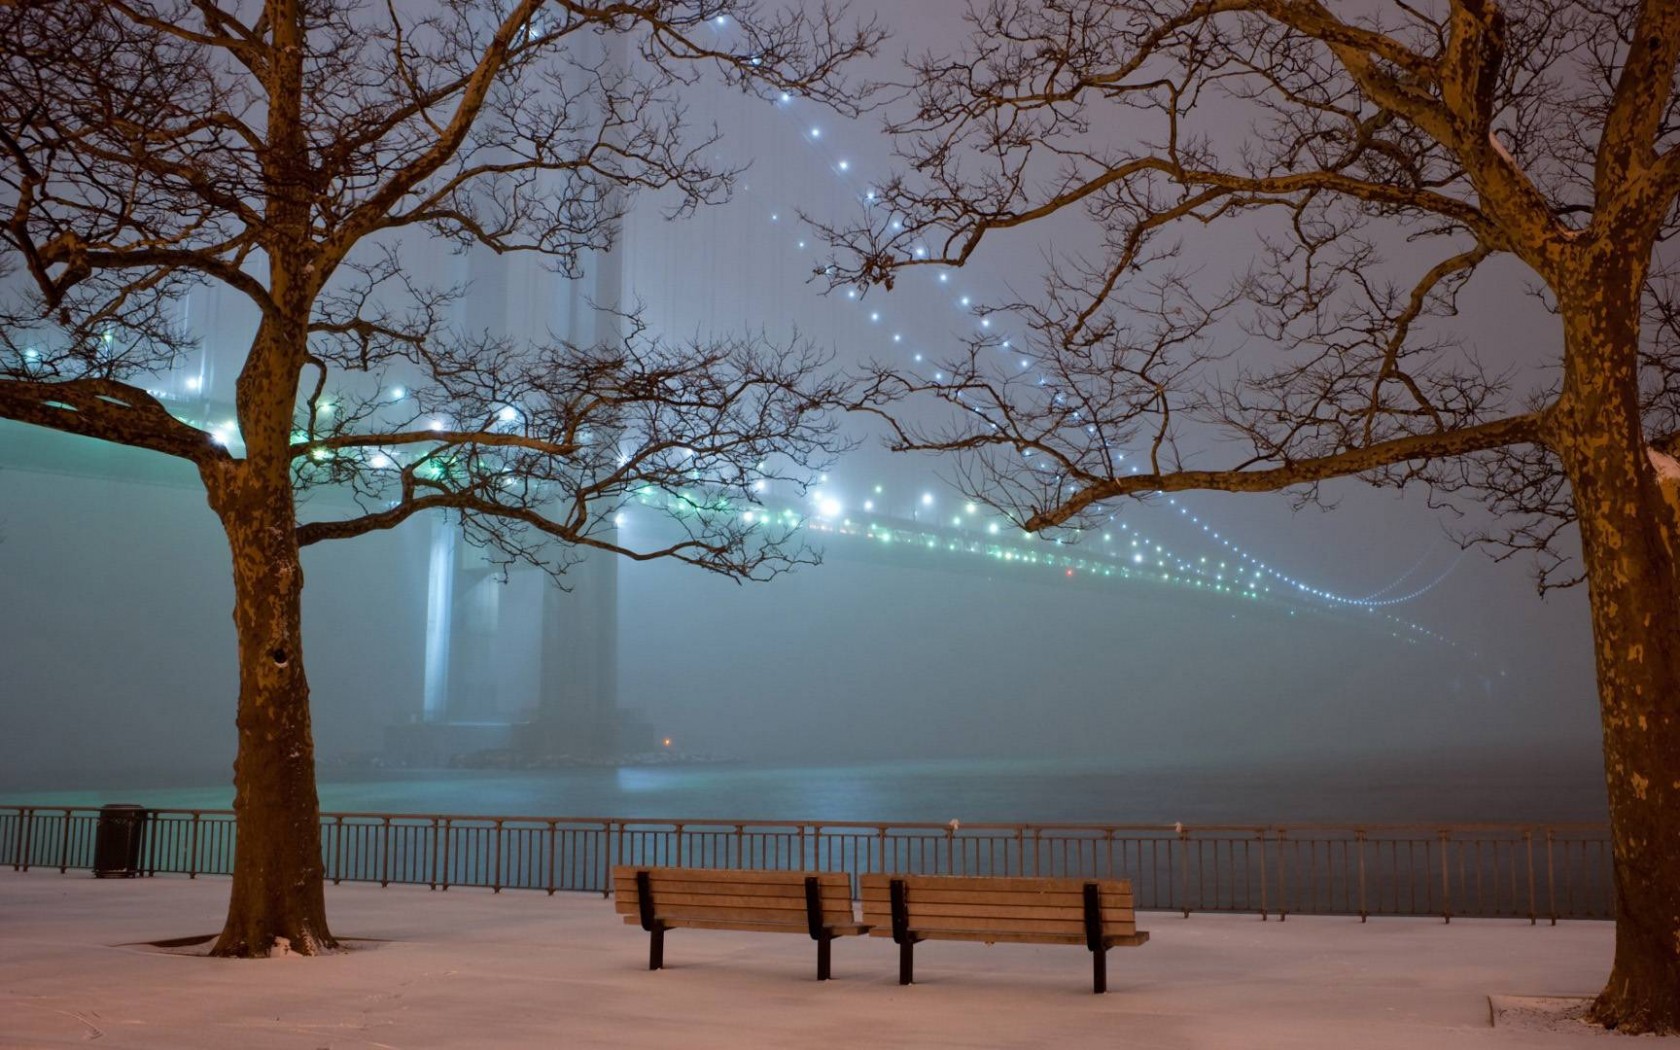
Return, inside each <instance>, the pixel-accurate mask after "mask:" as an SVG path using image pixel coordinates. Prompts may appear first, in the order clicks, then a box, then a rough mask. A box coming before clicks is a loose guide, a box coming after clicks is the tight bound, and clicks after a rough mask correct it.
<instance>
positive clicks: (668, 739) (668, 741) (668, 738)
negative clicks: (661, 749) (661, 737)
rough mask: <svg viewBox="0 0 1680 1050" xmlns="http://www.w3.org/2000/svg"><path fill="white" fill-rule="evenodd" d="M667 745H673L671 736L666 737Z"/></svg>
mask: <svg viewBox="0 0 1680 1050" xmlns="http://www.w3.org/2000/svg"><path fill="white" fill-rule="evenodd" d="M665 746H666V747H670V746H671V738H670V737H666V738H665Z"/></svg>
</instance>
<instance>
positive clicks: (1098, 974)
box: [861, 875, 1149, 992]
mask: <svg viewBox="0 0 1680 1050" xmlns="http://www.w3.org/2000/svg"><path fill="white" fill-rule="evenodd" d="M861 881H862V889H863V921H864V923H865V924H867V925H869V926H870V927H872V928H871V930H870V931H869V932H870V935H871V936H875V937H889V936H890V937H891V938H892V939H893V941H894V942H896V943H897V944H898V983H899V984H910V983H911V981H912V980H913V978H914V975H915V949H916V942H917V941H983V942H985V943H987V944H992V943H995V942H998V941H1011V942H1017V943H1027V944H1083V945H1084V946H1085V947H1086V948H1088V949H1090V951H1091V990H1092V991H1094V992H1105V991H1107V990H1108V958H1107V956H1108V949H1110V948H1113V947H1117V946H1121V945H1125V946H1135V945H1139V944H1142V943H1144V942H1145V941H1147V940H1149V934H1147V933H1143V932H1141V931H1139V930H1138V928H1137V917H1136V915H1135V913H1134V912H1133V910H1132V884H1131V883H1130V882H1129V881H1126V880H1115V879H1101V880H1098V879H1078V878H1073V879H1068V878H1020V877H988V876H968V875H864V876H863V877H862V880H861Z"/></svg>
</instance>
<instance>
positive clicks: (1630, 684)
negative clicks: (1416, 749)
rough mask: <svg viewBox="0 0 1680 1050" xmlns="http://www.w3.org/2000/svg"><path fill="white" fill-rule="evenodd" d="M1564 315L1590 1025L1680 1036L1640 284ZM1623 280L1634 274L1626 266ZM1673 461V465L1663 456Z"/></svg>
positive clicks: (1674, 846)
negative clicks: (1598, 834) (1590, 813)
mask: <svg viewBox="0 0 1680 1050" xmlns="http://www.w3.org/2000/svg"><path fill="white" fill-rule="evenodd" d="M1601 265H1602V266H1603V269H1604V270H1605V271H1606V272H1607V273H1608V274H1609V277H1608V280H1607V281H1605V282H1604V283H1601V284H1598V285H1597V287H1588V288H1585V289H1582V290H1580V291H1578V292H1576V293H1575V294H1574V295H1572V296H1570V297H1569V298H1568V299H1566V300H1565V301H1564V303H1563V315H1564V327H1565V340H1566V353H1565V388H1564V393H1563V396H1562V397H1561V398H1560V399H1559V401H1558V404H1557V406H1556V407H1555V409H1554V421H1553V438H1552V441H1551V444H1552V447H1553V448H1554V450H1555V451H1556V452H1557V454H1558V456H1559V458H1560V459H1561V460H1562V461H1563V465H1564V469H1565V471H1566V472H1567V473H1568V475H1569V479H1570V482H1571V484H1572V486H1573V490H1574V501H1575V507H1576V512H1577V516H1578V521H1579V524H1580V530H1581V546H1582V557H1583V559H1584V560H1585V563H1586V568H1587V585H1588V593H1589V600H1590V604H1591V611H1592V627H1593V643H1594V652H1595V658H1596V663H1597V671H1598V688H1599V702H1600V714H1601V718H1602V722H1603V731H1604V766H1605V782H1606V785H1607V787H1608V789H1609V798H1610V830H1611V840H1612V850H1613V853H1614V857H1615V866H1614V867H1615V876H1614V877H1615V890H1616V955H1615V962H1614V965H1613V967H1612V969H1611V973H1610V978H1609V980H1608V981H1607V982H1606V985H1605V988H1604V990H1603V991H1602V992H1600V993H1599V996H1598V998H1597V1000H1596V1001H1595V1002H1594V1004H1593V1008H1592V1017H1593V1019H1594V1020H1595V1021H1597V1022H1598V1023H1600V1024H1603V1025H1604V1026H1606V1027H1609V1028H1616V1029H1618V1030H1621V1031H1627V1032H1673V1031H1680V711H1677V705H1676V698H1675V686H1676V683H1680V574H1677V562H1676V557H1675V541H1676V539H1677V537H1680V518H1677V516H1676V510H1675V505H1674V503H1673V502H1671V498H1670V497H1671V494H1672V491H1673V482H1672V480H1669V479H1665V478H1664V477H1663V476H1662V475H1661V474H1660V473H1659V471H1658V470H1657V469H1656V465H1655V464H1654V463H1653V460H1652V456H1651V453H1650V451H1649V450H1648V449H1647V447H1646V444H1645V439H1644V436H1643V430H1642V427H1641V422H1640V415H1639V399H1638V383H1637V376H1636V375H1635V372H1634V368H1635V363H1636V361H1637V356H1636V354H1635V353H1634V348H1635V347H1637V345H1638V344H1637V337H1638V327H1637V318H1638V313H1637V307H1638V291H1639V281H1638V279H1637V278H1638V276H1639V275H1638V274H1636V273H1622V272H1618V268H1617V267H1616V266H1615V265H1614V264H1613V263H1610V264H1608V265H1604V264H1603V263H1602V262H1601ZM1621 269H1627V267H1625V266H1624V267H1622V268H1621ZM1665 458H1666V457H1665Z"/></svg>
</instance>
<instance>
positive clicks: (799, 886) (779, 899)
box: [613, 865, 853, 926]
mask: <svg viewBox="0 0 1680 1050" xmlns="http://www.w3.org/2000/svg"><path fill="white" fill-rule="evenodd" d="M643 871H645V872H647V876H648V887H649V890H650V891H651V895H652V897H653V902H654V910H655V911H656V912H657V914H658V917H659V918H661V919H664V920H667V921H670V920H689V921H715V922H749V923H788V924H794V925H804V924H805V921H806V911H805V893H806V889H805V880H806V879H808V878H814V879H816V880H817V888H818V892H819V893H821V895H822V921H823V924H824V925H831V926H843V925H849V924H850V923H852V922H853V919H852V884H851V879H850V877H849V876H847V875H846V873H845V872H843V871H746V870H738V869H732V868H639V867H635V866H630V865H626V866H623V867H616V868H614V869H613V899H614V907H615V908H616V909H617V911H618V913H619V914H620V915H625V916H631V915H637V914H639V911H640V899H641V898H640V896H639V894H638V893H637V889H636V874H637V872H643Z"/></svg>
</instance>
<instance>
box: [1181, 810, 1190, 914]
mask: <svg viewBox="0 0 1680 1050" xmlns="http://www.w3.org/2000/svg"><path fill="white" fill-rule="evenodd" d="M1178 886H1179V889H1180V890H1181V891H1182V895H1181V896H1180V897H1179V899H1178V903H1179V907H1181V908H1183V909H1184V917H1185V918H1186V919H1188V918H1189V917H1190V829H1189V828H1187V827H1185V826H1184V825H1183V824H1180V825H1179V826H1178Z"/></svg>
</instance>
